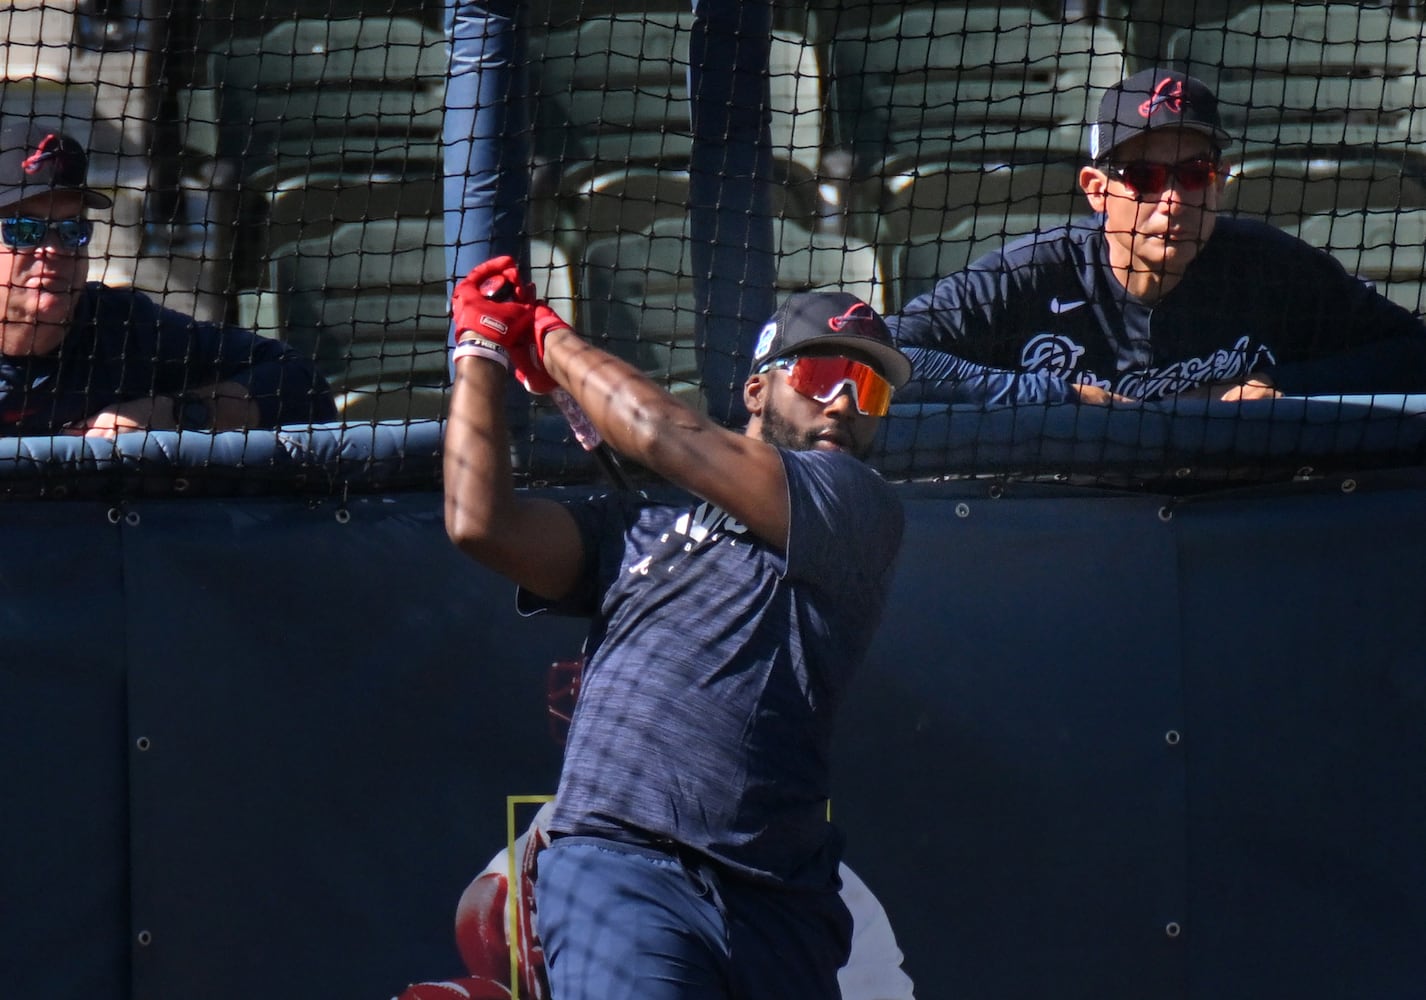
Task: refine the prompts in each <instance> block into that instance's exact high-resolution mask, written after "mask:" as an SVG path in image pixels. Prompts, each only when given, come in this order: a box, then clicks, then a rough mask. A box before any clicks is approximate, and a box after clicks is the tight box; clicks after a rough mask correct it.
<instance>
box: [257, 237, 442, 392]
mask: <svg viewBox="0 0 1426 1000" xmlns="http://www.w3.org/2000/svg"><path fill="white" fill-rule="evenodd" d="M444 243H445V233H444V229H443V224H442V220H441V219H440V218H435V219H422V218H415V219H381V220H377V221H372V222H352V223H347V224H344V225H340V226H337V227H336V228H334V229H333V230H332V231H331V232H329V233H326V234H324V235H321V236H315V237H309V238H307V239H303V240H299V241H298V242H295V243H290V244H288V245H287V246H285V247H281V248H278V249H277V250H276V251H275V252H274V254H273V257H272V260H271V262H270V264H269V279H268V290H267V291H265V292H264V296H265V297H270V298H271V302H272V306H273V308H272V309H271V310H270V318H268V321H267V323H266V324H263V325H271V326H273V327H275V329H264V330H262V332H264V333H267V334H269V335H273V336H277V337H279V338H280V339H282V340H284V341H286V342H287V343H289V344H292V345H293V346H294V347H296V348H298V349H299V350H300V351H301V352H302V353H303V354H304V355H305V356H307V357H310V358H313V359H314V360H315V361H316V362H317V365H318V367H319V368H320V370H321V371H322V373H323V375H325V376H326V377H327V379H328V380H329V381H330V382H331V384H332V387H333V389H334V390H335V391H336V392H337V393H338V394H339V396H341V397H342V402H343V404H344V405H345V406H346V407H347V408H351V407H353V406H359V407H360V408H361V411H362V414H363V417H368V416H371V415H372V414H373V413H378V412H379V413H380V419H406V418H411V419H414V418H415V417H417V416H422V417H431V416H438V415H439V411H438V412H435V413H432V412H420V413H415V412H411V407H412V406H413V405H414V403H415V402H417V401H421V402H424V403H425V404H426V406H427V408H428V409H429V407H431V406H436V407H439V405H441V400H442V397H443V394H444V388H445V384H446V381H447V376H446V372H447V367H446V364H447V363H446V342H447V333H448V329H449V324H450V318H449V316H450V310H449V306H448V304H447V302H448V300H447V297H446V295H447V293H446V274H445V248H444Z"/></svg>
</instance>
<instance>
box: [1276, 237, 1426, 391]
mask: <svg viewBox="0 0 1426 1000" xmlns="http://www.w3.org/2000/svg"><path fill="white" fill-rule="evenodd" d="M1303 246H1304V247H1305V246H1306V245H1305V244H1303ZM1304 256H1305V257H1306V259H1305V260H1304V261H1303V262H1301V263H1299V264H1297V265H1296V266H1294V267H1293V268H1292V270H1293V273H1294V276H1295V277H1296V278H1297V279H1298V280H1299V281H1301V282H1303V284H1301V285H1300V286H1299V287H1300V288H1301V292H1302V296H1303V298H1305V299H1307V300H1309V301H1312V302H1314V304H1317V305H1319V306H1320V308H1321V309H1322V310H1323V315H1322V316H1321V317H1320V320H1318V321H1317V322H1314V323H1313V324H1312V329H1311V331H1310V332H1307V333H1306V336H1305V338H1304V343H1303V344H1302V352H1301V353H1300V354H1299V355H1298V356H1295V357H1292V358H1290V359H1280V361H1279V363H1278V364H1277V365H1276V366H1274V367H1272V368H1271V369H1270V372H1271V374H1272V376H1273V384H1274V385H1275V386H1276V387H1277V388H1278V390H1279V391H1281V392H1283V393H1284V394H1286V395H1289V396H1314V395H1338V394H1354V393H1421V392H1426V327H1423V326H1422V324H1421V321H1420V320H1419V319H1417V317H1415V316H1413V315H1412V314H1411V313H1410V312H1408V311H1407V310H1406V309H1404V308H1403V307H1401V306H1400V305H1397V304H1396V303H1395V302H1392V301H1391V300H1390V299H1388V298H1387V297H1386V296H1384V295H1382V294H1381V293H1379V292H1378V291H1376V290H1375V289H1374V288H1373V287H1372V286H1371V285H1369V284H1368V283H1366V282H1364V281H1361V280H1360V279H1358V278H1356V277H1354V276H1353V275H1351V274H1348V273H1347V271H1346V270H1345V269H1344V268H1343V267H1342V265H1341V263H1340V262H1338V261H1337V259H1336V258H1335V257H1332V256H1331V255H1330V254H1327V253H1325V252H1323V251H1320V250H1315V248H1314V249H1309V250H1308V254H1307V255H1304ZM1313 296H1315V298H1313ZM1313 319H1314V320H1317V319H1318V317H1315V316H1314V317H1313Z"/></svg>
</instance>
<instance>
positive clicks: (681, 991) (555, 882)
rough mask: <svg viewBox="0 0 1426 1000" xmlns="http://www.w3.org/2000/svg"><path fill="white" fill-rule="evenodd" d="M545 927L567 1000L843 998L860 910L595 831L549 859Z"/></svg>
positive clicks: (552, 974) (552, 973)
mask: <svg viewBox="0 0 1426 1000" xmlns="http://www.w3.org/2000/svg"><path fill="white" fill-rule="evenodd" d="M538 865H539V871H538V875H537V878H536V880H535V929H536V933H538V934H539V936H540V941H541V942H542V943H543V945H544V950H545V966H546V971H547V973H548V975H549V982H550V993H551V995H552V996H554V997H555V998H556V1000H675V998H678V1000H714V998H717V1000H760V998H766V1000H836V998H837V997H838V996H840V993H839V991H838V987H837V970H838V969H839V968H840V967H841V966H842V964H843V963H844V962H845V961H846V959H847V954H848V951H849V949H850V946H851V930H852V926H851V916H850V914H848V912H847V909H846V907H845V906H844V905H843V903H842V900H841V897H840V896H839V895H838V894H837V892H836V891H835V889H828V890H827V891H825V892H811V891H791V890H781V889H777V888H773V887H770V886H766V885H760V884H758V883H754V882H750V881H747V880H744V879H740V878H737V877H729V875H728V873H727V872H726V871H720V870H719V869H717V868H716V867H715V866H714V865H712V864H710V863H707V862H704V861H701V860H697V859H696V857H695V856H693V855H691V854H684V855H683V856H679V855H676V854H673V853H664V852H662V851H659V850H655V849H652V848H645V847H635V846H631V845H628V844H621V843H617V842H614V841H609V840H603V839H599V838H594V837H565V838H561V839H558V840H556V841H555V842H554V843H553V844H551V845H550V847H549V848H547V849H546V850H545V851H543V852H542V853H541V854H540V857H539V862H538Z"/></svg>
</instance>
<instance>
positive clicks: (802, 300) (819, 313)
mask: <svg viewBox="0 0 1426 1000" xmlns="http://www.w3.org/2000/svg"><path fill="white" fill-rule="evenodd" d="M824 346H826V347H846V348H849V349H851V350H855V351H859V352H861V353H862V354H864V355H866V356H867V357H869V358H871V360H872V361H873V362H874V363H875V364H876V366H877V367H878V368H880V369H881V374H882V375H884V376H885V377H886V380H887V381H888V382H890V383H891V385H892V387H893V388H896V389H899V388H901V387H902V386H903V385H905V384H906V383H907V381H908V380H909V379H910V378H911V361H910V359H909V358H907V357H906V355H904V354H902V353H901V352H900V351H898V350H897V349H896V347H895V346H894V345H893V344H892V342H891V332H890V331H889V330H887V328H886V323H884V322H883V321H882V318H881V317H880V316H878V315H877V313H876V310H875V309H873V308H872V307H871V306H869V305H867V304H866V303H865V302H863V301H862V300H861V299H859V298H857V297H856V296H855V295H852V294H851V293H849V292H794V293H793V294H792V295H789V296H788V297H787V300H786V301H785V302H783V303H782V305H781V306H779V307H778V310H777V312H775V313H773V315H772V319H770V320H768V322H767V325H766V326H764V327H763V328H762V331H761V332H760V333H759V334H758V342H757V345H756V346H755V347H754V348H753V370H754V371H757V370H758V369H760V368H761V367H762V366H763V365H765V364H767V363H768V362H769V361H775V360H776V359H778V358H785V357H790V356H792V355H796V354H798V353H800V352H801V351H804V350H806V349H807V348H808V347H824Z"/></svg>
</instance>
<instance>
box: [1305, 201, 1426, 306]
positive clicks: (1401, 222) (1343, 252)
mask: <svg viewBox="0 0 1426 1000" xmlns="http://www.w3.org/2000/svg"><path fill="white" fill-rule="evenodd" d="M1288 228H1289V231H1291V232H1294V233H1296V235H1298V236H1299V237H1301V238H1302V239H1303V240H1305V241H1307V242H1308V243H1311V244H1312V245H1313V246H1317V247H1321V248H1322V249H1324V250H1326V251H1328V252H1329V253H1331V254H1332V255H1333V256H1334V257H1336V258H1337V259H1338V260H1340V261H1341V262H1342V266H1343V267H1345V268H1346V269H1347V270H1348V271H1349V272H1351V273H1352V274H1355V275H1356V276H1357V277H1359V278H1362V279H1363V280H1366V281H1370V282H1372V283H1373V284H1374V285H1375V286H1376V287H1377V290H1378V291H1380V292H1381V293H1382V294H1383V295H1385V296H1386V297H1387V298H1389V299H1391V300H1392V301H1393V302H1396V303H1397V304H1398V305H1401V306H1404V307H1405V308H1407V309H1409V310H1411V311H1412V312H1413V313H1415V314H1416V315H1418V316H1420V315H1421V314H1422V310H1423V305H1426V303H1423V302H1422V293H1423V287H1426V208H1414V209H1406V210H1401V211H1390V210H1385V211H1384V210H1380V209H1369V208H1368V209H1352V210H1347V211H1339V212H1324V213H1321V214H1317V215H1310V216H1307V217H1305V218H1302V219H1299V220H1298V221H1297V223H1296V224H1295V225H1293V226H1291V227H1288Z"/></svg>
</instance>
